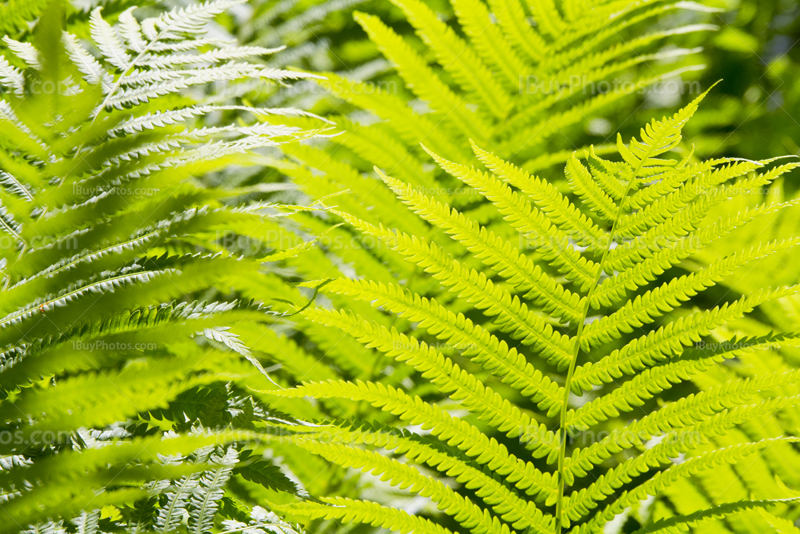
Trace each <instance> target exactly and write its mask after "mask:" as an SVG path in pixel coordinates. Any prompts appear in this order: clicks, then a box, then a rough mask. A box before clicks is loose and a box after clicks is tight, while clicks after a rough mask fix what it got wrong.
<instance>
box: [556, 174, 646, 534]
mask: <svg viewBox="0 0 800 534" xmlns="http://www.w3.org/2000/svg"><path fill="white" fill-rule="evenodd" d="M645 161H646V158H645V159H643V160H642V162H641V163H640V164H639V167H638V168H637V169H636V170H635V171H634V172H633V173H632V174H631V177H630V180H628V185H627V187H626V188H625V193H623V195H622V199H620V201H619V208H618V209H617V216H616V218H615V219H614V224H612V225H611V230H610V231H609V233H608V243H607V245H606V247H605V250H604V251H603V257H602V258H601V259H600V264H599V265H598V266H597V274H596V275H595V278H594V282H593V283H592V287H591V288H590V289H589V293H588V294H587V296H586V304H585V305H584V307H583V311H582V312H581V315H580V322H579V323H578V331H577V333H576V334H575V345H574V349H573V351H572V357H571V359H570V362H569V370H568V371H567V379H566V381H565V382H564V398H563V401H562V404H561V416H560V419H559V426H558V438H559V449H558V496H557V497H556V534H561V532H562V529H563V521H562V515H563V513H564V492H565V489H566V482H565V481H564V472H565V471H564V467H565V466H564V463H565V460H566V456H567V411H568V408H569V394H570V386H571V384H572V377H573V375H574V374H575V367H576V365H577V363H578V354H580V351H581V336H582V335H583V328H584V326H585V325H586V317H587V316H588V315H589V309H590V308H591V302H592V297H593V296H594V292H595V290H596V289H597V287H598V286H599V284H600V277H601V276H602V275H603V267H604V266H605V262H606V258H607V257H608V253H609V252H610V251H611V243H613V242H614V237H615V236H614V233H615V232H616V230H617V224H618V223H619V220H620V218H621V217H622V213H623V211H624V209H623V206H624V205H625V199H627V198H628V194H629V193H630V190H631V186H632V185H633V183H634V182H635V181H636V175H637V174H639V170H640V169H641V167H642V165H644V162H645Z"/></svg>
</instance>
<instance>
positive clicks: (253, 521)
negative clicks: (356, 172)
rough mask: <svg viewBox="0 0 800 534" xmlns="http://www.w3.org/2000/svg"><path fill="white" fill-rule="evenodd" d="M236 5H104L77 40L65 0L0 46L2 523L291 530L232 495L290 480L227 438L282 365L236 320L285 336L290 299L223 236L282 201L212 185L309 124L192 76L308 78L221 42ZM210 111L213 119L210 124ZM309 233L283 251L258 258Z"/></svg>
mask: <svg viewBox="0 0 800 534" xmlns="http://www.w3.org/2000/svg"><path fill="white" fill-rule="evenodd" d="M233 4H234V3H231V2H217V3H207V4H202V5H197V6H192V7H188V8H185V9H177V10H174V11H171V12H167V13H164V14H161V15H158V16H156V17H151V18H145V19H142V20H138V19H136V18H135V17H134V13H133V10H132V9H131V10H127V11H125V12H124V13H123V14H122V15H121V16H120V22H119V25H118V26H111V25H110V24H109V23H108V22H107V21H106V20H104V19H103V18H102V17H101V12H100V9H99V8H98V9H96V10H94V11H93V12H92V14H91V19H90V20H91V37H92V39H91V40H90V41H83V40H81V39H79V38H78V37H76V36H75V35H72V34H70V33H67V32H64V31H62V27H61V16H62V12H61V6H60V4H58V3H54V4H52V5H51V6H50V9H49V10H48V11H47V12H46V13H45V14H43V16H42V17H41V18H40V19H39V20H38V21H37V22H36V26H35V29H34V34H33V36H32V42H23V41H15V40H12V39H10V38H6V40H5V42H6V44H7V45H8V47H9V49H10V51H11V53H10V55H9V57H10V58H11V57H12V56H13V59H11V61H13V62H14V65H12V64H11V62H5V63H3V67H2V68H3V69H4V70H3V72H4V77H3V78H2V85H3V88H4V89H5V90H4V92H3V94H2V100H0V123H2V134H0V159H2V163H0V167H1V168H2V190H0V205H1V206H2V211H1V212H0V213H2V216H1V217H0V218H2V222H3V234H2V249H1V250H0V276H1V277H2V284H3V286H2V297H3V298H2V305H0V308H2V309H1V310H0V317H1V318H0V369H1V371H0V377H2V378H0V381H2V385H1V386H0V390H2V395H0V397H1V398H2V400H1V401H0V412H2V417H1V419H2V429H0V432H2V434H3V436H6V437H9V436H10V437H13V439H9V440H6V439H3V440H2V441H3V443H2V445H0V449H2V452H0V456H2V458H3V481H2V483H0V486H1V487H2V492H3V497H4V498H3V504H2V507H3V512H4V515H5V517H6V519H5V520H4V521H2V527H0V530H2V531H3V532H19V531H22V530H25V529H27V528H30V529H32V531H36V532H39V531H47V532H66V531H70V532H72V531H74V530H75V529H77V530H78V531H81V532H102V531H119V530H120V529H125V528H128V527H130V528H131V529H132V530H133V531H139V532H143V531H153V532H172V531H175V530H176V529H179V528H183V526H182V523H183V521H184V520H185V519H186V517H185V516H188V523H187V524H188V528H189V529H190V530H191V531H192V532H197V533H205V532H211V531H212V530H214V529H216V528H218V527H219V526H220V525H221V524H222V522H224V521H229V522H233V523H231V525H232V526H231V527H230V528H239V527H238V525H240V524H243V525H245V527H244V528H251V529H254V530H253V531H254V532H255V531H258V530H259V529H262V530H261V531H264V530H272V529H275V528H286V529H287V530H286V531H287V533H288V532H292V527H291V526H290V525H288V524H287V523H283V522H282V521H280V520H278V519H277V518H276V517H274V516H273V515H269V514H267V513H266V512H265V511H264V510H263V509H258V510H257V509H253V511H252V515H251V516H249V517H248V514H247V513H245V512H242V511H241V510H240V508H244V510H245V511H246V510H247V509H248V508H252V505H251V506H249V507H248V505H247V503H248V502H252V501H250V497H249V496H248V495H247V491H241V492H240V494H239V495H232V494H229V493H228V485H229V483H232V481H233V480H234V479H236V480H239V479H244V480H256V481H258V482H256V483H255V484H256V485H257V486H258V487H272V488H275V489H277V490H279V491H281V492H288V493H292V494H295V493H297V492H298V489H297V488H296V487H295V486H294V484H292V483H291V482H290V481H289V480H288V479H287V478H286V477H285V476H284V475H283V474H282V472H280V471H278V470H277V468H276V467H275V466H274V465H272V464H271V463H270V462H268V461H267V460H265V459H259V458H258V457H252V458H251V456H252V455H253V453H254V450H253V449H252V447H248V444H251V445H252V443H251V442H252V439H251V438H252V436H250V435H244V434H237V433H235V432H233V431H230V432H229V433H228V434H224V433H223V432H224V431H225V429H250V428H252V427H253V426H254V425H255V424H256V422H257V421H263V420H268V419H269V418H270V417H271V414H272V411H273V409H272V408H271V407H267V406H266V405H265V404H264V403H263V402H261V401H260V400H258V399H256V398H253V397H252V396H248V395H246V394H244V392H243V389H244V387H245V386H244V384H245V382H246V383H248V384H250V385H253V384H261V385H262V386H263V387H269V386H272V385H274V384H275V383H276V382H275V379H274V378H273V377H272V376H270V374H269V371H267V370H266V369H265V368H264V365H262V363H263V364H266V365H267V366H268V365H269V364H270V363H272V362H274V360H272V359H269V358H268V357H267V356H265V355H264V353H262V352H257V351H256V350H255V349H252V350H251V349H250V348H249V347H248V346H247V345H246V344H245V342H243V340H242V338H241V337H240V334H239V332H238V331H237V329H236V326H237V325H238V324H239V323H241V322H243V321H245V320H247V322H248V323H249V324H250V325H251V327H252V328H254V329H255V330H256V331H258V332H271V333H272V334H273V335H274V332H273V331H272V330H271V326H272V323H273V322H274V320H275V317H276V316H277V315H278V314H279V313H280V312H281V311H282V309H283V306H285V305H278V306H276V307H275V308H274V309H271V308H270V307H271V306H272V305H274V304H276V302H275V301H273V300H272V299H271V298H264V299H262V300H260V301H254V300H252V299H249V298H247V297H246V296H245V295H244V293H245V288H244V287H243V284H241V280H242V279H246V278H248V277H256V276H262V272H263V271H264V270H265V261H264V260H263V257H264V256H268V255H266V254H261V255H258V254H250V255H248V256H243V255H241V254H240V253H238V251H235V250H228V249H226V248H225V246H224V245H222V244H221V243H220V241H221V240H220V237H221V235H222V232H223V230H224V231H226V232H231V231H232V232H236V233H237V234H240V235H248V234H250V233H251V232H254V231H257V229H259V228H261V227H263V226H264V225H268V224H276V223H275V220H277V219H278V218H279V217H278V216H277V215H274V214H273V215H270V214H268V213H266V212H265V210H264V209H263V208H262V207H261V206H245V205H242V206H240V207H238V208H237V207H231V206H229V205H227V204H226V203H225V202H223V200H224V198H225V197H230V196H236V195H237V192H236V191H235V190H233V189H232V188H231V187H228V188H227V189H222V188H220V189H218V190H215V189H212V188H209V187H206V186H205V185H204V184H203V182H202V179H203V177H204V176H207V175H209V174H212V173H215V172H221V171H222V170H224V169H225V168H226V167H228V166H230V165H231V164H233V163H234V162H235V163H236V164H237V165H238V166H240V167H241V166H248V165H255V164H256V162H257V160H258V158H259V157H261V155H260V154H259V152H258V151H259V150H263V149H265V148H268V147H273V146H275V145H276V144H279V143H281V142H287V141H296V140H297V139H301V138H307V137H309V136H313V135H314V133H315V131H301V130H298V129H292V128H286V127H285V126H282V125H275V124H270V123H269V122H268V120H269V117H270V116H275V115H277V114H284V113H288V114H301V113H300V112H298V111H295V110H291V109H290V110H280V109H263V108H255V107H252V106H249V105H244V104H243V103H241V102H237V101H232V102H226V103H224V105H211V104H208V103H207V102H206V101H205V98H204V97H203V95H202V91H201V92H200V93H195V96H196V97H199V100H197V99H196V98H192V97H191V95H190V94H189V93H188V92H187V91H185V89H187V88H189V87H192V86H198V87H197V88H202V85H203V84H207V83H208V82H211V81H217V80H222V79H227V80H240V79H249V78H251V77H254V76H256V77H259V78H261V79H263V80H269V81H272V82H275V83H280V82H281V81H282V80H287V79H290V78H291V79H296V78H298V77H302V76H303V75H302V74H299V73H288V72H285V71H280V70H275V69H266V68H264V67H263V66H262V65H258V64H256V63H254V62H251V61H242V60H245V59H248V58H254V57H256V56H259V55H262V54H263V53H266V52H267V51H266V50H264V49H257V48H242V47H237V46H232V45H225V46H220V45H219V43H218V42H217V41H216V40H215V39H210V38H209V37H208V35H207V30H206V26H207V24H208V23H209V22H210V21H211V20H212V19H213V18H214V17H215V16H216V15H217V14H220V13H222V12H223V11H224V10H225V9H227V8H228V7H230V6H231V5H233ZM121 36H122V37H121ZM95 54H96V55H95ZM143 103H146V104H147V105H146V106H144V105H141V104H143ZM209 114H218V115H220V116H221V117H220V118H221V119H222V120H221V122H218V123H217V124H210V123H206V124H204V123H202V122H198V121H197V118H198V117H201V118H203V117H207V116H208V115H209ZM253 117H255V118H257V119H258V121H253V120H252V118H253ZM246 118H249V122H245V121H244V119H246ZM262 120H263V122H262ZM322 124H324V122H319V123H318V125H322ZM309 248H310V247H309V246H306V247H301V248H298V249H291V250H282V249H281V250H280V251H278V250H275V251H273V252H274V254H272V255H271V257H269V256H268V260H267V261H266V264H267V265H275V262H277V261H279V259H278V258H277V257H276V255H279V256H280V258H284V259H285V258H293V257H295V256H297V255H298V254H302V253H304V252H306V251H308V249H309ZM237 276H238V277H241V278H237ZM279 290H280V289H279V287H278V286H276V288H275V292H276V294H277V293H278V292H279ZM271 296H272V295H271ZM247 332H248V331H243V332H242V334H246V333H247ZM249 332H252V329H251V330H250V331H249ZM260 335H263V334H260ZM276 378H277V377H276ZM198 407H202V408H198ZM188 414H192V416H193V417H192V418H191V419H187V416H188ZM187 421H189V424H188V425H187V424H186V423H187ZM205 428H213V429H214V430H216V431H217V432H218V434H217V435H216V436H213V437H212V436H209V435H208V433H207V432H205V431H204V429H205ZM242 459H247V461H246V462H244V461H240V460H242ZM236 503H238V504H236ZM242 503H244V504H242ZM103 508H105V510H106V512H108V511H109V510H112V511H113V512H112V513H111V514H110V517H111V519H109V517H107V516H106V515H104V516H102V517H100V516H99V515H98V513H97V511H98V510H100V509H103ZM259 510H260V511H259ZM109 522H113V523H114V524H113V525H112V524H109ZM234 524H235V525H234Z"/></svg>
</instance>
